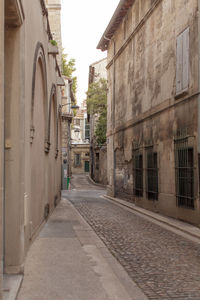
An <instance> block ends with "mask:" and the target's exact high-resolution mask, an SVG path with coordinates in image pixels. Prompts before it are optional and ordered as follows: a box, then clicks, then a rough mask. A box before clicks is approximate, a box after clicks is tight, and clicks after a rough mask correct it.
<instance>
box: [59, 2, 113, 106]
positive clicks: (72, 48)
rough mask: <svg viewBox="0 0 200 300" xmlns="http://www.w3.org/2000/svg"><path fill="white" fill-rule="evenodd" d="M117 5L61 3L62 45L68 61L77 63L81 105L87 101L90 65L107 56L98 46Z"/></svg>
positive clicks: (108, 3)
mask: <svg viewBox="0 0 200 300" xmlns="http://www.w3.org/2000/svg"><path fill="white" fill-rule="evenodd" d="M118 3H119V0H76V1H73V0H72V1H70V0H62V44H63V48H64V52H65V53H67V54H68V58H75V60H76V68H77V71H76V75H77V77H78V93H77V100H78V103H81V102H82V101H83V100H84V99H85V98H86V95H85V92H86V91H87V87H88V70H89V65H90V64H92V63H93V62H95V61H98V60H100V59H102V58H104V57H106V55H107V53H106V52H102V51H101V50H97V49H96V46H97V44H98V42H99V40H100V38H101V37H102V35H103V33H104V31H105V29H106V27H107V25H108V23H109V21H110V19H111V17H112V15H113V13H114V11H115V9H116V7H117V5H118Z"/></svg>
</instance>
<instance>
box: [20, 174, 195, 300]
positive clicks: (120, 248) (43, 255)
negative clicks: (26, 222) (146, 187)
mask: <svg viewBox="0 0 200 300" xmlns="http://www.w3.org/2000/svg"><path fill="white" fill-rule="evenodd" d="M104 194H105V190H104V189H103V188H101V187H100V186H96V185H93V184H91V183H90V182H89V179H88V177H86V176H84V175H76V176H73V180H72V183H71V190H70V191H64V192H63V199H62V201H61V203H60V204H59V205H58V207H57V208H56V210H55V211H54V213H53V214H52V216H51V217H50V219H49V221H48V222H47V224H46V225H45V226H44V228H43V230H42V231H41V233H40V235H39V237H38V238H37V239H36V240H35V242H34V243H33V245H32V247H31V249H30V252H29V254H28V257H27V260H26V264H25V276H24V281H23V284H22V288H21V291H20V294H19V296H18V300H25V299H30V300H31V299H40V300H43V299H44V300H45V299H48V300H51V299H52V300H53V299H66V300H68V299H73V300H78V299H87V300H90V299H91V300H93V299H125V300H126V299H127V300H128V299H133V300H134V299H138V300H142V299H151V300H153V299H179V300H182V299H187V300H189V299H200V260H199V255H200V239H199V240H198V239H197V238H196V239H195V238H192V237H191V238H188V236H187V235H186V234H183V233H180V232H181V231H180V232H178V231H176V230H175V229H174V227H172V226H171V227H170V226H168V228H166V226H163V224H162V223H160V224H159V222H155V220H154V219H153V218H152V220H151V219H150V218H149V219H148V218H147V217H146V216H145V215H144V216H143V215H142V214H138V213H137V212H135V211H134V210H131V209H128V208H126V207H122V206H119V204H118V203H114V202H112V201H110V200H108V199H106V198H104V197H103V195H104ZM80 215H81V216H82V217H81V216H80ZM169 220H170V219H169ZM169 222H170V221H169ZM177 222H178V221H177ZM179 224H180V226H181V222H179ZM183 226H184V223H183ZM191 228H195V227H193V226H191ZM197 230H198V229H197ZM96 234H97V236H98V237H97V236H96ZM99 238H100V239H99ZM38 270H40V271H39V272H38ZM52 270H54V271H53V272H52ZM86 274H87V276H86ZM131 279H132V280H131ZM44 291H45V293H44ZM31 295H32V296H31Z"/></svg>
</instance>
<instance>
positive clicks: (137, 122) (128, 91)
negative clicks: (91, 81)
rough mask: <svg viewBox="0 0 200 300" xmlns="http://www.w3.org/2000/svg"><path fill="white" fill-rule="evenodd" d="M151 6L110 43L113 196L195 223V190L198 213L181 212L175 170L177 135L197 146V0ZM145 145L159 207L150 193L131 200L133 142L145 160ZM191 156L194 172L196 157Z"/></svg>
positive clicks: (144, 4)
mask: <svg viewBox="0 0 200 300" xmlns="http://www.w3.org/2000/svg"><path fill="white" fill-rule="evenodd" d="M157 2H158V1H157ZM154 3H156V1H148V0H146V1H141V0H136V1H135V2H134V4H133V6H132V8H131V9H130V10H129V12H128V14H127V16H126V17H125V18H124V20H123V22H122V23H121V25H120V26H119V28H118V30H117V31H116V33H115V35H114V37H113V39H112V40H111V42H110V44H109V49H108V81H109V94H108V96H109V100H108V139H109V143H108V178H109V185H110V187H109V190H110V189H113V190H114V193H113V194H118V195H120V196H122V197H124V198H128V199H129V201H136V203H137V204H138V205H140V206H143V207H146V208H148V209H152V210H155V211H159V212H161V213H164V214H167V215H170V216H173V217H176V218H182V219H184V220H187V221H189V222H193V223H197V224H198V223H200V216H199V211H198V210H199V200H198V192H197V189H196V190H195V196H196V201H195V210H188V209H185V208H177V206H176V197H175V168H174V133H175V132H176V131H177V130H178V129H185V128H187V129H188V132H189V135H191V136H192V140H193V141H192V143H193V146H194V149H196V146H197V141H196V136H197V95H196V94H197V93H198V26H197V25H198V18H197V0H195V1H193V0H188V1H185V2H183V1H181V0H178V1H171V0H161V1H159V2H158V4H157V6H156V7H154ZM187 27H189V30H190V32H189V87H188V90H187V95H182V96H180V97H179V98H176V38H177V36H178V35H179V34H180V33H182V32H183V31H184V30H185V29H186V28H187ZM114 44H115V53H116V55H115V59H114V61H113V60H112V58H113V52H114ZM109 62H110V63H109ZM114 82H115V86H114V87H113V83H114ZM113 127H114V130H113ZM113 131H114V132H115V138H114V143H113V142H112V132H113ZM148 141H151V142H152V143H153V145H154V148H155V149H156V151H157V153H158V163H159V183H158V184H159V201H149V200H148V199H146V194H145V192H144V196H143V198H136V197H134V196H133V161H132V151H133V143H134V142H136V143H138V144H139V145H140V146H141V151H142V152H143V154H144V157H145V153H146V152H145V151H146V150H145V144H146V143H148ZM113 153H114V158H113ZM194 157H195V161H194V164H195V166H197V153H196V150H195V156H194ZM113 164H114V169H115V171H114V172H113V168H112V167H113ZM195 170H196V169H195ZM195 172H196V173H195V176H196V178H197V175H198V174H197V171H195ZM145 180H146V179H145V176H144V180H143V181H144V183H145Z"/></svg>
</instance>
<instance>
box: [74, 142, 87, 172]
mask: <svg viewBox="0 0 200 300" xmlns="http://www.w3.org/2000/svg"><path fill="white" fill-rule="evenodd" d="M89 152H90V145H89V144H72V146H71V168H72V176H73V174H84V173H87V172H85V163H86V162H87V163H88V165H89ZM76 155H80V163H78V164H77V163H76Z"/></svg>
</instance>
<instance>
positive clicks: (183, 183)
mask: <svg viewBox="0 0 200 300" xmlns="http://www.w3.org/2000/svg"><path fill="white" fill-rule="evenodd" d="M175 175H176V200H177V205H178V206H183V207H188V208H194V150H193V148H192V147H189V146H188V138H187V137H186V138H181V139H177V140H175Z"/></svg>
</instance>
